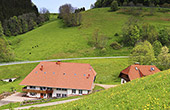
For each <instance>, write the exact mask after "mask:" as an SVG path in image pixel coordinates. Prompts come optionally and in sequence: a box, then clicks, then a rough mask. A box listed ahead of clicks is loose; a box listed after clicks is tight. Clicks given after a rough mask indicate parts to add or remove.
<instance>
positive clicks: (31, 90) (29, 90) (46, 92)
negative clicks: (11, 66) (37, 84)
mask: <svg viewBox="0 0 170 110" xmlns="http://www.w3.org/2000/svg"><path fill="white" fill-rule="evenodd" d="M22 91H24V92H34V93H44V94H49V93H53V90H36V89H26V88H23V89H22Z"/></svg>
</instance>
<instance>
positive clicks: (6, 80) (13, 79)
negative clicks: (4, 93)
mask: <svg viewBox="0 0 170 110" xmlns="http://www.w3.org/2000/svg"><path fill="white" fill-rule="evenodd" d="M16 79H17V78H11V80H12V82H13V81H15V80H16ZM9 80H10V79H2V81H5V82H9Z"/></svg>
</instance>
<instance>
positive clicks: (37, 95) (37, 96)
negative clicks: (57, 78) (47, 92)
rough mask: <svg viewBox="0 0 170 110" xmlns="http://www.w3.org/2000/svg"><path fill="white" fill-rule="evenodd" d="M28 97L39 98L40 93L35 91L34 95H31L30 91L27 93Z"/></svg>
mask: <svg viewBox="0 0 170 110" xmlns="http://www.w3.org/2000/svg"><path fill="white" fill-rule="evenodd" d="M27 96H28V97H36V98H40V93H37V94H36V95H34V96H32V95H30V92H28V93H27Z"/></svg>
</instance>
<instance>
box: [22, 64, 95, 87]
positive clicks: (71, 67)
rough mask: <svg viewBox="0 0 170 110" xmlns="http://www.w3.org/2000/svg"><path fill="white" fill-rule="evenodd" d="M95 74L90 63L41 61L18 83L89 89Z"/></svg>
mask: <svg viewBox="0 0 170 110" xmlns="http://www.w3.org/2000/svg"><path fill="white" fill-rule="evenodd" d="M42 66H43V68H42ZM41 68H42V69H41ZM95 76H96V72H95V71H94V69H93V68H92V67H91V66H90V64H82V63H63V62H61V63H56V62H41V63H40V64H38V65H37V67H36V68H35V69H34V70H33V71H32V72H31V73H30V74H28V76H27V77H26V78H25V79H24V80H23V81H22V82H21V83H20V85H30V86H42V87H54V88H71V89H85V90H91V89H92V84H93V80H94V77H95Z"/></svg>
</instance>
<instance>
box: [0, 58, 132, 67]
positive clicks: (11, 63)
mask: <svg viewBox="0 0 170 110" xmlns="http://www.w3.org/2000/svg"><path fill="white" fill-rule="evenodd" d="M109 58H110V59H112V58H129V56H114V57H85V58H65V59H51V60H37V61H21V62H9V63H0V66H5V65H16V64H26V63H38V62H42V61H58V60H61V61H64V60H85V59H109Z"/></svg>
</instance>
